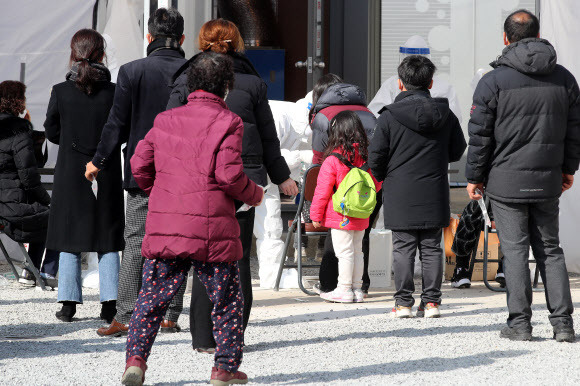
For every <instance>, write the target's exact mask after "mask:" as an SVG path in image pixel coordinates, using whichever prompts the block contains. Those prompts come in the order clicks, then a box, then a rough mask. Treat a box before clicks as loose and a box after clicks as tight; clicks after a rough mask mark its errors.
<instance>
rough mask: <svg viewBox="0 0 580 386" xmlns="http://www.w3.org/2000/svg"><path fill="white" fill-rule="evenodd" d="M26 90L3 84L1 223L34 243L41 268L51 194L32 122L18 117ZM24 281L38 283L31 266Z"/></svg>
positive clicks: (32, 251) (14, 234) (0, 94)
mask: <svg viewBox="0 0 580 386" xmlns="http://www.w3.org/2000/svg"><path fill="white" fill-rule="evenodd" d="M25 91H26V86H25V85H24V84H22V83H20V82H16V81H4V82H2V83H0V225H2V226H3V227H4V229H3V231H4V233H6V235H8V236H9V237H10V238H11V239H13V240H14V241H18V242H25V243H30V247H29V251H28V254H29V256H30V258H31V260H32V262H33V264H34V266H35V268H36V269H38V270H40V264H41V262H42V255H43V254H44V242H45V240H46V228H47V226H48V212H49V209H48V206H49V205H50V196H49V195H48V193H47V192H46V190H45V189H44V188H43V187H42V184H41V182H40V174H38V168H37V166H36V157H35V155H34V145H33V142H32V124H31V123H30V122H29V121H28V120H26V119H23V118H20V117H19V116H18V115H19V114H21V113H23V112H24V111H25V103H26V98H25ZM22 280H24V281H23V282H24V283H27V284H34V276H33V275H32V273H31V272H30V271H29V270H28V269H27V268H24V270H23V272H22V275H21V281H22ZM28 282H30V283H28Z"/></svg>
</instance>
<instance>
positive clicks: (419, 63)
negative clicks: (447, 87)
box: [398, 55, 437, 90]
mask: <svg viewBox="0 0 580 386" xmlns="http://www.w3.org/2000/svg"><path fill="white" fill-rule="evenodd" d="M436 69H437V68H436V67H435V65H434V64H433V62H432V61H430V60H429V58H427V57H426V56H423V55H410V56H407V57H406V58H405V59H403V61H402V62H401V64H399V69H398V72H399V79H401V82H403V85H404V86H405V88H406V89H407V90H427V89H429V86H430V85H431V81H432V80H433V74H435V70H436Z"/></svg>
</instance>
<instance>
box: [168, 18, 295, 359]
mask: <svg viewBox="0 0 580 386" xmlns="http://www.w3.org/2000/svg"><path fill="white" fill-rule="evenodd" d="M198 47H199V49H200V50H201V51H202V52H215V53H219V54H225V55H227V56H229V57H230V58H231V59H232V60H233V63H234V85H233V88H232V89H231V90H230V91H229V93H228V95H227V97H226V98H225V101H226V104H227V106H228V108H229V109H230V111H232V112H233V113H235V114H237V115H238V116H239V117H240V118H242V121H243V122H244V135H243V139H242V162H243V164H244V172H245V173H246V175H247V176H248V177H249V178H250V180H252V181H253V182H255V183H257V184H258V185H260V186H266V185H267V184H268V177H269V178H270V180H271V181H272V183H273V184H276V185H278V186H279V188H280V190H281V191H282V193H284V194H286V195H289V196H294V195H296V194H298V188H297V186H296V183H295V182H294V180H292V179H291V178H290V169H289V168H288V165H287V164H286V161H285V160H284V158H283V157H282V155H281V153H280V141H279V140H278V135H277V132H276V124H275V122H274V118H273V117H272V111H271V110H270V105H269V104H268V97H267V86H266V83H265V82H264V81H263V80H262V79H261V78H260V75H259V74H258V72H257V71H256V69H255V68H254V66H253V65H252V63H251V62H250V61H249V60H248V58H247V57H246V56H245V55H244V40H243V39H242V36H241V35H240V31H239V30H238V27H236V25H235V24H234V23H232V22H231V21H228V20H224V19H216V20H210V21H208V22H207V23H205V24H204V25H203V26H202V27H201V30H200V31H199V37H198ZM198 55H199V54H198ZM196 57H197V55H196V56H194V57H193V58H192V59H190V60H189V62H188V63H186V64H185V65H183V66H182V67H181V69H180V70H179V71H178V72H177V73H176V74H175V75H174V77H173V79H174V84H173V91H172V93H171V96H170V98H169V104H168V105H167V109H172V108H174V107H178V106H182V105H184V104H186V103H187V96H188V95H189V94H188V89H187V73H186V71H185V70H186V69H187V68H188V66H189V64H190V63H191V62H192V61H194V60H195V59H196ZM236 217H237V219H238V223H239V224H240V239H241V241H242V246H243V257H242V259H241V260H240V261H239V267H240V281H241V283H242V292H243V294H244V328H246V326H247V325H248V320H249V319H250V310H251V308H252V277H251V273H250V250H251V247H252V234H253V231H254V217H255V209H254V208H252V209H250V210H248V211H246V212H239V213H237V214H236ZM212 308H213V304H212V303H211V301H210V300H209V298H208V295H207V293H206V291H205V288H204V287H203V285H202V283H201V282H200V281H199V280H198V279H197V278H196V277H195V276H194V277H193V289H192V296H191V317H190V323H191V335H192V338H193V347H194V348H195V349H197V350H198V351H201V352H207V353H213V351H214V347H215V346H216V344H215V341H214V339H213V336H212V322H211V319H210V315H211V310H212Z"/></svg>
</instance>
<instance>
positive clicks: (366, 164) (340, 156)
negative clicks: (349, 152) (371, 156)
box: [329, 153, 371, 173]
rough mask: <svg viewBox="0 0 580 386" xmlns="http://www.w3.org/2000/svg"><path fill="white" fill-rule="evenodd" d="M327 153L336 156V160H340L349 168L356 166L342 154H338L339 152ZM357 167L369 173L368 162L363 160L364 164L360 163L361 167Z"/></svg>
mask: <svg viewBox="0 0 580 386" xmlns="http://www.w3.org/2000/svg"><path fill="white" fill-rule="evenodd" d="M329 155H331V156H333V157H336V158H338V160H339V161H340V162H342V163H343V164H345V165H346V166H347V167H348V168H349V169H354V168H357V167H356V166H354V165H353V164H352V163H351V162H350V161H349V160H347V159H346V158H345V157H344V156H343V155H342V154H339V153H330V154H329ZM357 169H360V170H362V171H363V172H367V173H369V170H371V168H370V166H369V164H368V162H365V163H364V164H362V165H361V167H359V168H357Z"/></svg>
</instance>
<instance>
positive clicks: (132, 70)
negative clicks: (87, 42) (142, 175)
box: [85, 8, 186, 336]
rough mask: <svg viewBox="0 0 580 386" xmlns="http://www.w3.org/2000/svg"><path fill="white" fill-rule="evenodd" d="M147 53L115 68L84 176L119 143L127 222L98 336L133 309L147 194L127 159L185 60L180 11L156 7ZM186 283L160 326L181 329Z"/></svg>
mask: <svg viewBox="0 0 580 386" xmlns="http://www.w3.org/2000/svg"><path fill="white" fill-rule="evenodd" d="M148 28H149V34H148V35H147V39H148V41H149V46H148V47H147V57H146V58H144V59H139V60H135V61H133V62H130V63H127V64H125V65H123V66H121V68H120V69H119V76H118V78H117V87H116V89H115V98H114V101H113V107H112V109H111V113H110V115H109V119H108V121H107V124H106V125H105V127H104V128H103V133H102V135H101V142H100V143H99V146H98V147H97V151H96V154H95V156H94V157H93V160H92V162H89V164H87V170H86V174H85V176H86V177H87V179H89V180H90V179H92V177H91V175H96V173H98V172H99V171H100V170H101V169H105V168H107V161H108V160H109V158H110V157H111V155H112V154H113V153H114V152H115V149H117V148H118V146H120V145H121V144H123V143H126V144H127V147H126V148H125V149H124V155H125V180H124V183H123V187H124V188H125V190H126V191H127V209H126V217H127V222H126V226H125V243H126V246H125V250H124V251H123V259H122V261H121V269H120V271H119V293H118V298H117V315H116V316H115V319H114V320H113V323H111V325H110V326H109V327H104V328H101V329H99V330H98V331H97V333H98V334H99V335H101V336H108V335H121V334H124V333H126V332H127V329H128V323H129V321H130V320H131V314H132V313H133V309H134V308H135V302H136V300H137V296H138V295H139V289H140V288H141V279H142V269H143V263H144V258H143V256H142V255H141V243H142V241H143V237H144V236H145V219H146V217H147V203H148V197H147V195H146V194H145V193H144V192H143V191H142V190H141V189H139V186H138V185H137V183H136V182H135V180H134V178H133V175H132V173H131V165H130V162H129V160H130V159H131V157H132V156H133V153H134V152H135V148H136V147H137V143H138V142H139V141H140V140H142V139H143V138H144V137H145V135H146V134H147V133H148V132H149V130H150V129H151V127H153V120H154V119H155V117H156V116H157V114H159V113H161V112H163V111H165V106H166V105H167V100H168V99H169V93H170V91H171V90H170V88H169V84H170V82H171V76H172V75H173V74H174V73H175V71H177V69H178V68H180V67H181V66H182V65H183V64H184V63H185V61H186V60H185V58H184V56H185V54H184V52H183V50H182V49H181V44H182V43H183V40H184V39H185V36H183V17H182V16H181V15H180V14H179V12H177V11H176V10H175V9H172V8H170V9H165V8H159V9H158V10H156V11H155V13H153V14H152V15H151V17H150V18H149V22H148ZM184 292H185V284H184V286H183V288H182V289H181V290H180V292H179V293H178V295H177V296H176V297H175V298H174V299H173V301H172V304H171V305H170V306H169V311H168V313H167V315H166V320H165V321H164V322H163V324H162V331H163V330H164V329H168V328H172V329H179V326H178V325H177V319H178V318H179V315H180V314H181V311H182V309H183V293H184Z"/></svg>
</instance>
